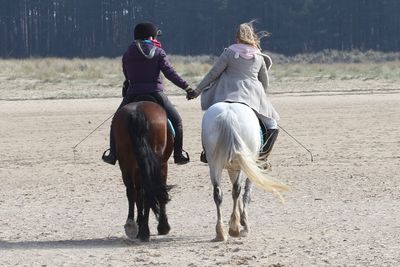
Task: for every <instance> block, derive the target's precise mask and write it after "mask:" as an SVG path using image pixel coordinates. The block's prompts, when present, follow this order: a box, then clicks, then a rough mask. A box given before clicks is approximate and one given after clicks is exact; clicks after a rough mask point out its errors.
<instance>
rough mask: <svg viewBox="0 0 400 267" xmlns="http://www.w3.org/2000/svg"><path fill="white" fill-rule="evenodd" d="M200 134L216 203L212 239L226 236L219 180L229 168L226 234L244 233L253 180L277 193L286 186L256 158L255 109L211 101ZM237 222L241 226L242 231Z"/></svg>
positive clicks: (235, 235) (223, 238) (256, 126)
mask: <svg viewBox="0 0 400 267" xmlns="http://www.w3.org/2000/svg"><path fill="white" fill-rule="evenodd" d="M201 138H202V144H203V147H204V150H205V152H206V157H207V161H208V165H209V167H210V178H211V182H212V184H213V186H214V202H215V204H216V206H217V217H218V219H217V225H216V232H217V235H216V238H215V239H214V240H215V241H224V240H226V239H227V235H226V233H225V231H224V227H223V222H222V216H221V209H220V205H221V203H222V190H221V188H220V182H221V175H222V171H223V169H227V170H228V174H229V177H230V180H231V182H232V184H233V188H232V198H233V211H232V215H231V218H230V221H229V235H231V236H234V237H237V236H240V235H242V236H245V235H247V233H248V231H249V225H248V221H247V206H248V204H249V202H250V193H251V184H252V182H253V183H255V184H256V185H257V186H259V187H260V188H262V189H264V190H266V191H269V192H274V193H277V194H278V195H279V192H278V191H280V190H286V189H288V187H287V186H286V185H283V184H281V183H278V182H274V181H272V178H271V177H270V176H269V175H268V174H267V173H266V171H265V170H264V169H263V166H262V165H263V163H262V162H261V161H259V160H258V154H259V151H260V147H261V135H260V125H259V122H258V118H257V117H256V115H255V113H254V111H253V110H252V109H251V108H249V107H248V106H246V105H244V104H240V103H226V102H220V103H217V104H214V105H213V106H211V107H210V108H209V109H208V110H207V111H206V112H205V114H204V116H203V121H202V132H201ZM243 172H244V174H245V175H246V176H247V177H248V178H247V179H246V177H245V176H244V175H243ZM245 180H246V184H245V192H244V194H243V199H242V200H241V199H239V196H240V193H241V188H242V184H243V183H244V181H245ZM279 196H280V195H279ZM240 224H241V225H242V226H243V230H242V231H240Z"/></svg>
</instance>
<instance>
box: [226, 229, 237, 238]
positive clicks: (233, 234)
mask: <svg viewBox="0 0 400 267" xmlns="http://www.w3.org/2000/svg"><path fill="white" fill-rule="evenodd" d="M228 233H229V235H230V236H232V237H239V236H240V231H239V230H233V229H229V231H228Z"/></svg>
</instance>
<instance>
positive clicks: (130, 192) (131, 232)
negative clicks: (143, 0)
mask: <svg viewBox="0 0 400 267" xmlns="http://www.w3.org/2000/svg"><path fill="white" fill-rule="evenodd" d="M123 180H124V183H125V186H126V196H127V198H128V204H129V209H128V218H127V219H126V223H125V226H124V228H125V234H126V235H127V237H128V238H129V239H134V238H135V237H136V235H137V232H138V228H137V224H136V222H135V198H136V196H135V194H136V193H135V188H134V185H133V183H132V182H131V180H130V177H129V176H128V175H124V178H123Z"/></svg>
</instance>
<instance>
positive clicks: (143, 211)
mask: <svg viewBox="0 0 400 267" xmlns="http://www.w3.org/2000/svg"><path fill="white" fill-rule="evenodd" d="M137 194H138V197H137V200H136V206H137V212H138V218H137V221H138V224H139V232H138V234H137V237H138V238H139V239H140V241H145V242H147V241H149V240H150V229H149V213H150V207H149V206H148V205H147V204H145V202H146V201H145V199H144V197H145V196H144V194H143V191H142V190H140V189H139V190H137Z"/></svg>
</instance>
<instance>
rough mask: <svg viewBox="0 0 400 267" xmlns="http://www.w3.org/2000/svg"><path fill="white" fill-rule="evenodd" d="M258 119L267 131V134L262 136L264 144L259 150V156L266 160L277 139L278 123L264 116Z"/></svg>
mask: <svg viewBox="0 0 400 267" xmlns="http://www.w3.org/2000/svg"><path fill="white" fill-rule="evenodd" d="M259 118H260V120H261V121H262V123H263V124H264V126H265V128H266V129H267V133H266V134H265V136H264V144H263V146H262V148H261V152H260V156H261V157H263V158H267V157H268V156H269V154H270V153H271V150H272V148H273V146H274V144H275V141H276V138H277V137H278V133H279V129H278V123H277V121H276V120H275V119H273V118H268V117H264V116H260V117H259Z"/></svg>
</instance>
